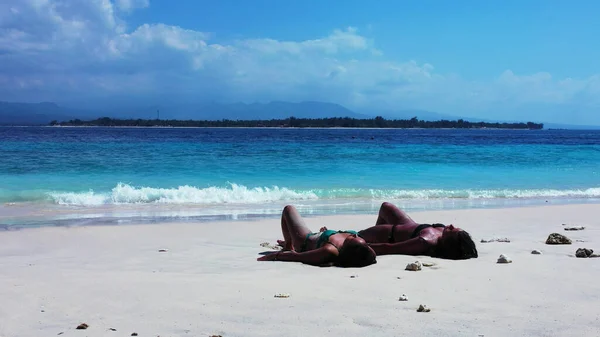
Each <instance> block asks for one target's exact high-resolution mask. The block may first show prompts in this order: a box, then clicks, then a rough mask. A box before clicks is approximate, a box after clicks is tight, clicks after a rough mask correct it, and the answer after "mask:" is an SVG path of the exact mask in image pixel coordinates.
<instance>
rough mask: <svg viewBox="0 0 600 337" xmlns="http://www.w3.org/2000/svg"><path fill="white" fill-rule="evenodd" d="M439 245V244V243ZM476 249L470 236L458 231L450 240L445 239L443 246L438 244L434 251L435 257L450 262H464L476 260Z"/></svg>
mask: <svg viewBox="0 0 600 337" xmlns="http://www.w3.org/2000/svg"><path fill="white" fill-rule="evenodd" d="M440 243H441V242H440ZM477 256H478V254H477V247H475V242H473V239H472V238H471V235H469V233H467V232H465V231H459V232H457V233H456V236H455V237H452V239H450V238H447V239H446V240H444V241H443V244H438V245H437V247H436V249H435V257H439V258H442V259H450V260H466V259H471V258H476V257H477Z"/></svg>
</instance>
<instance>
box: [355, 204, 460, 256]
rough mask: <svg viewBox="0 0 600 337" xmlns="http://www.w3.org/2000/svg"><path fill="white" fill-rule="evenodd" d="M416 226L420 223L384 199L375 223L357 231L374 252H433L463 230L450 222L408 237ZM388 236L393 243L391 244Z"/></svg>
mask: <svg viewBox="0 0 600 337" xmlns="http://www.w3.org/2000/svg"><path fill="white" fill-rule="evenodd" d="M394 225H396V226H395V227H394ZM417 226H419V224H418V223H416V222H415V221H414V220H413V219H411V218H410V217H409V216H408V214H406V213H405V212H404V211H402V210H401V209H399V208H398V207H397V206H396V205H393V204H391V203H389V202H384V203H383V204H382V205H381V208H380V209H379V215H378V217H377V221H376V222H375V226H373V227H369V228H367V229H364V230H362V231H360V232H359V235H360V236H361V237H362V238H364V239H365V241H367V243H369V245H370V246H371V248H373V250H375V253H377V255H386V254H401V255H432V251H433V249H434V247H435V246H436V245H437V244H439V243H440V242H441V241H442V240H445V239H448V238H450V237H452V236H453V235H455V234H456V233H457V232H459V231H461V230H462V229H460V228H457V227H454V226H453V225H450V226H446V227H444V228H441V227H438V228H435V227H428V228H425V229H423V230H421V232H420V233H419V235H418V236H417V237H415V238H411V235H412V233H413V232H414V230H415V228H417ZM392 229H393V230H394V232H393V233H392ZM390 235H392V237H393V243H390Z"/></svg>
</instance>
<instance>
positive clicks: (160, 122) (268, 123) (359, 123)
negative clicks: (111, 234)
mask: <svg viewBox="0 0 600 337" xmlns="http://www.w3.org/2000/svg"><path fill="white" fill-rule="evenodd" d="M50 125H51V126H117V127H128V126H129V127H133V126H137V127H157V126H160V127H294V128H308V127H311V128H398V129H409V128H424V129H433V128H438V129H440V128H448V129H451V128H454V129H481V128H490V129H534V130H539V129H542V128H543V127H544V124H543V123H533V122H527V123H490V122H469V121H465V120H463V119H458V120H445V119H442V120H438V121H425V120H419V119H418V118H417V117H413V118H411V119H385V118H383V117H381V116H377V117H375V118H368V119H357V118H350V117H331V118H296V117H290V118H286V119H270V120H229V119H222V120H175V119H115V118H109V117H102V118H98V119H94V120H89V121H83V120H80V119H74V120H69V121H67V122H58V121H52V122H50Z"/></svg>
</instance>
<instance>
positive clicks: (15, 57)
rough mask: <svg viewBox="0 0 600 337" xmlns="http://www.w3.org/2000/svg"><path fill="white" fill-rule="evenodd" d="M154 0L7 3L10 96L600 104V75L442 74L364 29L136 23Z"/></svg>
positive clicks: (449, 107) (4, 79)
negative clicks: (306, 34)
mask: <svg viewBox="0 0 600 337" xmlns="http://www.w3.org/2000/svg"><path fill="white" fill-rule="evenodd" d="M148 5H149V3H148V1H136V0H115V1H114V2H111V1H109V0H73V1H70V2H69V3H68V5H67V3H66V2H64V1H54V0H8V1H5V2H3V3H2V4H0V100H27V101H38V100H58V101H61V100H63V101H64V100H68V99H69V98H70V97H88V98H90V99H93V98H95V97H100V96H102V97H106V95H116V94H121V95H135V96H136V97H142V96H144V95H145V96H147V97H154V96H155V95H157V94H163V95H172V96H174V97H180V98H185V97H193V98H195V99H203V98H205V99H218V100H228V101H237V100H245V101H255V100H262V101H269V100H324V101H331V102H336V103H341V104H344V105H347V106H349V107H352V108H356V109H361V108H367V107H376V108H389V109H391V108H395V109H398V108H399V109H402V108H416V109H429V110H435V111H440V112H447V113H454V114H460V115H466V116H476V115H477V114H478V113H486V114H488V116H487V117H491V118H499V117H501V116H504V115H503V114H504V113H505V112H506V111H511V112H513V113H514V114H516V117H518V114H521V113H522V112H523V111H525V110H524V109H525V107H526V108H527V109H530V108H531V107H532V106H536V105H539V106H548V105H553V106H564V105H577V106H581V107H589V108H595V109H598V108H600V100H599V97H600V95H599V94H600V76H599V75H595V76H590V77H588V78H565V79H556V78H553V77H552V75H551V74H549V73H544V72H542V73H536V74H529V75H527V74H525V75H522V74H515V73H514V72H512V71H511V70H506V71H505V72H504V73H502V74H499V76H498V77H497V78H494V79H490V80H489V81H487V82H482V81H478V82H475V81H470V80H467V79H464V78H461V77H460V76H457V75H450V74H441V73H439V72H436V70H435V68H434V66H433V65H431V64H428V63H421V62H416V61H412V60H406V61H396V60H390V59H386V57H385V54H384V53H382V52H381V51H380V50H378V49H376V48H375V41H372V40H371V39H369V38H367V37H365V36H363V35H361V33H360V32H359V31H358V30H356V29H355V28H346V29H340V30H334V31H332V32H331V33H330V34H326V35H325V36H322V37H317V38H313V39H307V40H304V41H280V40H274V39H264V38H255V39H245V40H237V41H232V42H230V43H217V42H215V41H214V37H213V36H212V35H211V34H207V33H204V32H198V31H194V30H190V29H185V28H182V27H177V26H170V25H165V24H161V23H156V24H154V23H152V24H150V23H149V24H143V25H141V26H139V27H132V28H130V29H127V26H126V24H125V22H124V20H123V18H121V17H120V14H119V12H129V11H131V10H133V9H135V8H142V7H147V6H148ZM557 114H558V112H557ZM480 117H481V116H480ZM542 117H543V116H542ZM559 117H560V116H559ZM567 117H568V116H565V118H567ZM590 120H591V119H590Z"/></svg>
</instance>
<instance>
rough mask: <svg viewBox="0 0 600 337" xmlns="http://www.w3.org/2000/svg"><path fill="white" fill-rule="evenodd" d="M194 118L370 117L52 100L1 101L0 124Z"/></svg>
mask: <svg viewBox="0 0 600 337" xmlns="http://www.w3.org/2000/svg"><path fill="white" fill-rule="evenodd" d="M157 116H159V117H160V119H183V120H187V119H195V120H220V119H231V120H249V119H285V118H288V117H291V116H294V117H297V118H323V117H351V118H370V116H367V115H362V114H358V113H356V112H354V111H352V110H349V109H347V108H345V107H343V106H341V105H339V104H334V103H325V102H300V103H291V102H270V103H252V104H246V103H233V104H221V103H198V104H172V105H169V106H146V107H128V108H123V107H118V108H117V107H115V108H107V109H106V110H102V111H99V110H97V111H93V110H82V109H74V108H65V107H61V106H59V105H57V104H55V103H8V102H0V125H42V124H43V125H46V124H49V123H50V122H51V121H52V120H57V121H67V120H71V119H76V118H79V119H95V118H100V117H111V118H122V119H126V118H140V119H153V118H157Z"/></svg>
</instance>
